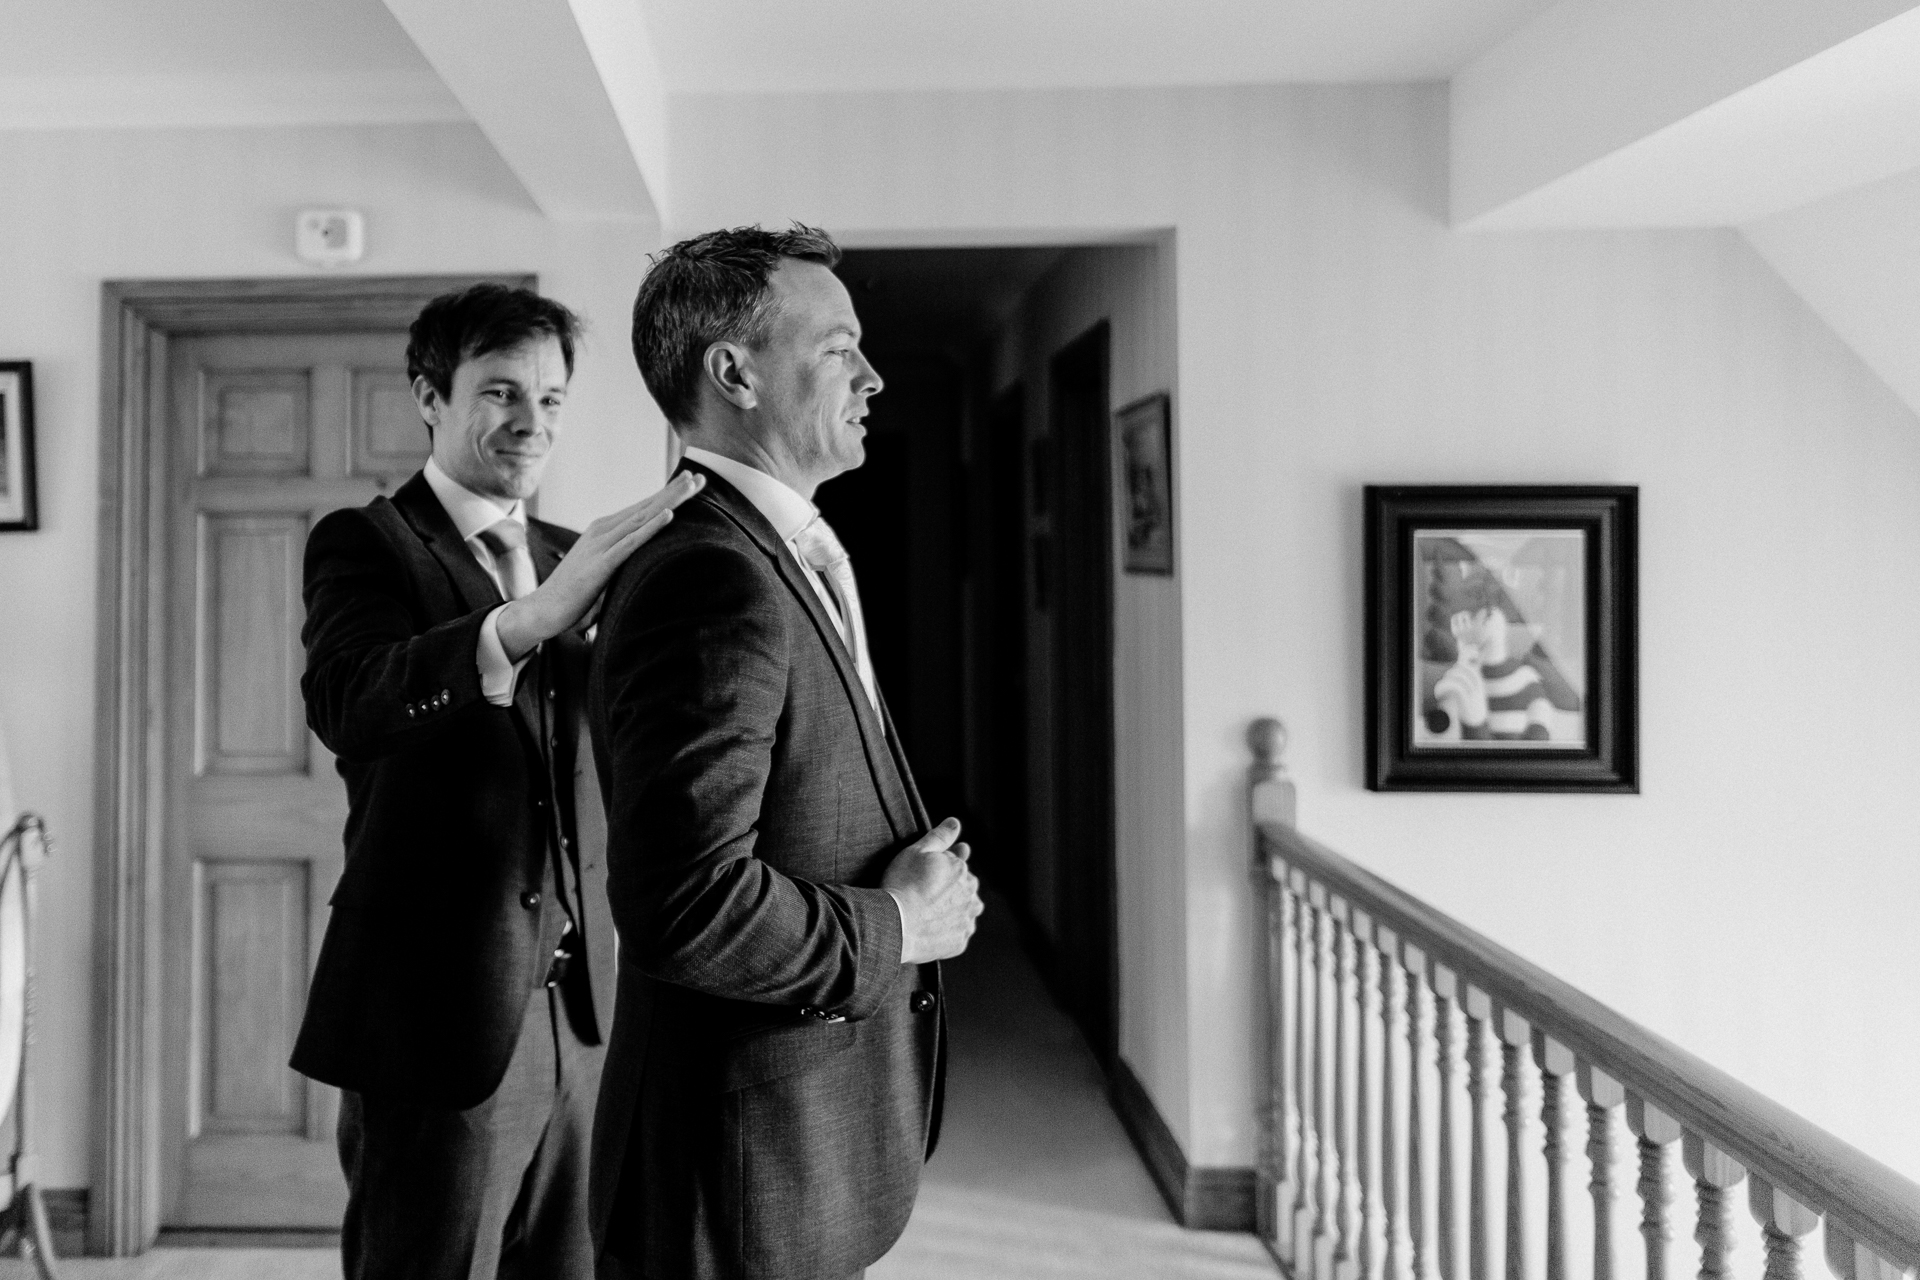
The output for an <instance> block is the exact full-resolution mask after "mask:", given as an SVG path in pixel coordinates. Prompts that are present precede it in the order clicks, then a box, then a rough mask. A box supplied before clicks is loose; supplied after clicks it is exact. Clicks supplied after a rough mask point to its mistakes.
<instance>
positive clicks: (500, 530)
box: [480, 516, 527, 556]
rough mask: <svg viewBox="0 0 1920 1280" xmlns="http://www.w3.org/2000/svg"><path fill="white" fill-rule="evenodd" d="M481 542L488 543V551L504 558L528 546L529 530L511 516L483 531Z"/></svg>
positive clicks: (481, 532)
mask: <svg viewBox="0 0 1920 1280" xmlns="http://www.w3.org/2000/svg"><path fill="white" fill-rule="evenodd" d="M480 541H482V542H484V543H486V544H487V550H489V551H491V552H493V554H495V555H496V556H504V555H506V554H508V553H509V552H512V551H518V550H519V549H520V548H522V547H524V546H526V545H527V529H526V526H525V525H523V524H521V523H520V522H519V521H518V520H515V519H513V518H512V517H511V516H509V517H508V518H507V519H505V520H501V521H498V522H497V523H494V524H490V525H488V526H487V527H486V528H484V529H482V530H481V531H480Z"/></svg>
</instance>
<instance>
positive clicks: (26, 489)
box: [0, 360, 40, 533]
mask: <svg viewBox="0 0 1920 1280" xmlns="http://www.w3.org/2000/svg"><path fill="white" fill-rule="evenodd" d="M34 481H35V477H34V463H33V365H32V364H31V363H29V362H28V361H25V360H4V361H0V533H18V532H21V531H22V530H27V529H38V528H39V527H40V509H39V506H38V505H37V503H36V502H35V498H34Z"/></svg>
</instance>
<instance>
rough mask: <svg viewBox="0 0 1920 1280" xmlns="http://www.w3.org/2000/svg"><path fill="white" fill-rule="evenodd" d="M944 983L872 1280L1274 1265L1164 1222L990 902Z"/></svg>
mask: <svg viewBox="0 0 1920 1280" xmlns="http://www.w3.org/2000/svg"><path fill="white" fill-rule="evenodd" d="M947 989H948V1010H947V1011H948V1017H949V1020H950V1025H951V1026H952V1028H953V1041H952V1047H953V1057H952V1061H951V1069H950V1072H949V1074H948V1087H947V1090H948V1091H947V1111H946V1122H945V1126H944V1131H943V1135H942V1138H941V1143H940V1150H939V1151H938V1153H937V1154H935V1156H934V1158H933V1161H932V1163H931V1164H929V1165H928V1166H927V1173H926V1179H925V1182H924V1184H923V1186H922V1189H921V1193H920V1203H919V1206H918V1208H917V1209H916V1210H915V1211H914V1216H913V1221H912V1223H911V1224H910V1225H909V1226H908V1227H907V1233H906V1235H905V1236H904V1237H902V1238H901V1240H900V1243H899V1244H898V1245H896V1246H895V1247H894V1250H893V1252H892V1253H890V1254H888V1255H887V1256H886V1257H885V1258H883V1259H881V1261H880V1262H878V1263H876V1264H875V1265H874V1266H873V1267H872V1268H871V1270H870V1271H869V1272H868V1276H869V1280H1271V1278H1272V1277H1274V1276H1276V1275H1277V1274H1279V1273H1278V1271H1277V1269H1276V1268H1275V1267H1274V1265H1273V1263H1272V1262H1271V1261H1270V1260H1269V1258H1268V1257H1267V1254H1266V1251H1265V1250H1264V1249H1262V1248H1261V1247H1260V1244H1259V1242H1258V1241H1256V1240H1255V1239H1254V1238H1253V1237H1252V1236H1249V1235H1235V1234H1232V1233H1227V1232H1205V1231H1201V1232H1196V1231H1185V1230H1182V1229H1181V1228H1180V1227H1178V1226H1176V1225H1174V1223H1173V1220H1172V1218H1171V1216H1170V1215H1169V1214H1168V1212H1167V1208H1166V1205H1165V1203H1164V1202H1163V1201H1162V1200H1161V1199H1160V1196H1159V1194H1158V1193H1157V1192H1156V1191H1155V1190H1154V1186H1153V1183H1152V1182H1151V1180H1150V1179H1149V1178H1148V1177H1147V1173H1146V1170H1145V1169H1144V1168H1143V1167H1142V1166H1141V1164H1140V1159H1139V1157H1138V1156H1137V1155H1136V1154H1135V1153H1134V1149H1133V1146H1132V1144H1131V1143H1130V1142H1129V1141H1128V1140H1127V1136H1126V1133H1125V1132H1124V1131H1123V1130H1122V1129H1121V1127H1120V1122H1119V1121H1118V1120H1117V1119H1115V1117H1114V1114H1113V1111H1112V1110H1111V1109H1110V1108H1109V1107H1108V1105H1107V1100H1106V1092H1105V1085H1104V1083H1103V1081H1102V1078H1101V1075H1100V1070H1099V1067H1098V1066H1097V1065H1096V1064H1095V1062H1094V1060H1093V1057H1092V1055H1091V1054H1090V1053H1089V1052H1088V1051H1087V1048H1086V1045H1085V1044H1084V1043H1083V1042H1082V1041H1081V1039H1080V1036H1079V1033H1078V1032H1077V1031H1076V1030H1075V1029H1074V1027H1073V1025H1072V1024H1071V1023H1070V1022H1068V1020H1067V1019H1066V1017H1065V1015H1063V1014H1062V1013H1061V1012H1060V1011H1059V1010H1058V1009H1057V1008H1056V1007H1055V1006H1054V1005H1053V1003H1052V1001H1051V1000H1050V999H1049V998H1048V997H1047V994H1046V991H1045V989H1044V987H1043V986H1042V985H1041V982H1040V979H1039V976H1038V975H1037V974H1036V973H1035V972H1034V970H1033V967H1032V965H1031V964H1030V963H1029V962H1028V961H1027V958H1026V955H1025V953H1024V952H1023V951H1022V950H1021V948H1020V945H1019V942H1018V939H1017V935H1016V933H1015V931H1014V928H1013V923H1012V921H1011V919H1010V918H1009V917H1008V913H1007V912H1006V910H1005V909H1004V907H1002V906H1001V905H1000V904H998V903H995V904H993V906H991V907H990V909H989V912H988V914H987V915H986V916H985V917H983V919H982V922H981V930H980V932H979V934H978V935H977V936H976V937H975V939H974V943H973V945H972V946H971V947H970V948H969V949H968V951H967V954H966V955H964V956H962V957H961V958H960V959H959V960H957V961H955V962H953V963H951V964H949V965H948V966H947ZM18 1265H19V1264H17V1263H13V1262H11V1261H10V1260H9V1261H8V1262H5V1263H0V1268H4V1267H8V1266H18ZM8 1274H10V1273H9V1272H7V1271H5V1270H0V1277H5V1276H7V1275H8ZM21 1274H23V1275H24V1274H26V1273H25V1272H22V1273H21ZM60 1274H61V1277H62V1280H334V1277H337V1276H338V1275H339V1274H340V1271H339V1262H338V1260H337V1258H336V1256H335V1255H334V1254H333V1253H332V1252H331V1251H326V1250H311V1249H156V1250H154V1251H153V1252H151V1253H149V1254H147V1255H146V1256H145V1257H142V1258H135V1259H128V1260H125V1261H112V1262H108V1261H96V1260H76V1261H67V1262H62V1263H61V1264H60Z"/></svg>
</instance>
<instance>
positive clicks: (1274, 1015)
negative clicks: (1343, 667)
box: [1247, 718, 1307, 1258]
mask: <svg viewBox="0 0 1920 1280" xmlns="http://www.w3.org/2000/svg"><path fill="white" fill-rule="evenodd" d="M1286 745H1287V731H1286V728H1285V726H1283V725H1282V724H1281V723H1280V722H1279V721H1278V720H1274V719H1271V718H1262V719H1259V720H1255V721H1254V722H1253V723H1252V724H1251V725H1250V726H1248V728H1247V746H1249V747H1250V748H1252V750H1253V764H1252V765H1251V766H1250V767H1249V768H1248V770H1247V783H1248V788H1249V796H1248V800H1249V803H1250V812H1251V816H1252V819H1253V824H1252V825H1253V832H1252V834H1253V839H1252V841H1251V843H1252V845H1253V860H1252V861H1253V878H1254V882H1255V884H1256V885H1258V886H1259V891H1260V895H1261V896H1260V902H1261V904H1262V906H1263V908H1264V914H1265V916H1266V921H1265V925H1266V927H1265V928H1264V929H1262V930H1261V934H1262V935H1263V937H1262V939H1261V942H1262V946H1261V950H1262V952H1263V953H1264V954H1262V955H1261V956H1260V964H1261V969H1262V971H1263V972H1264V976H1265V978H1266V1001H1265V1004H1266V1013H1267V1017H1266V1026H1265V1028H1264V1031H1263V1034H1262V1036H1261V1042H1262V1047H1263V1050H1264V1052H1263V1053H1262V1055H1261V1056H1262V1057H1263V1058H1264V1059H1265V1062H1264V1066H1265V1072H1264V1074H1265V1077H1266V1088H1265V1091H1264V1096H1263V1097H1262V1098H1261V1100H1260V1103H1259V1107H1258V1110H1259V1113H1260V1116H1259V1119H1260V1163H1259V1168H1258V1169H1257V1170H1256V1171H1255V1183H1256V1191H1255V1195H1256V1200H1255V1209H1254V1218H1255V1229H1256V1230H1257V1231H1258V1232H1259V1234H1260V1236H1261V1237H1262V1238H1263V1239H1264V1240H1266V1242H1267V1244H1268V1247H1270V1248H1271V1249H1273V1250H1274V1253H1275V1256H1277V1257H1283V1258H1288V1257H1292V1256H1293V1250H1294V1246H1295V1244H1296V1241H1295V1239H1294V1236H1295V1225H1294V1216H1295V1215H1294V1212H1293V1210H1294V1208H1295V1207H1296V1205H1295V1201H1296V1200H1297V1199H1298V1198H1299V1196H1300V1195H1301V1193H1302V1191H1303V1189H1304V1187H1305V1185H1306V1182H1305V1177H1306V1173H1307V1170H1306V1168H1305V1165H1304V1160H1305V1143H1306V1134H1305V1132H1304V1128H1303V1125H1304V1119H1305V1117H1304V1115H1303V1113H1302V1110H1301V1094H1300V1091H1301V1089H1302V1087H1303V1082H1304V1076H1303V1071H1302V1067H1303V1065H1304V1064H1303V1062H1302V1060H1301V1056H1300V1055H1301V1052H1302V1048H1303V1043H1304V1042H1303V1039H1302V1034H1301V1032H1302V1024H1301V1022H1300V1018H1301V1015H1302V1009H1301V997H1302V996H1303V994H1304V988H1303V987H1302V986H1301V983H1300V977H1301V970H1300V968H1299V963H1300V956H1298V955H1296V950H1295V949H1296V944H1297V942H1298V941H1299V939H1300V936H1301V934H1300V930H1301V928H1302V920H1301V918H1300V907H1299V906H1298V905H1297V904H1296V903H1295V902H1294V901H1293V899H1292V898H1291V897H1290V895H1289V893H1288V887H1287V882H1286V877H1287V869H1286V867H1285V866H1284V865H1283V864H1282V863H1280V862H1279V861H1278V860H1277V859H1272V858H1270V857H1269V856H1268V854H1267V851H1266V848H1265V846H1264V844H1263V842H1262V841H1261V839H1260V831H1259V829H1260V826H1261V824H1263V823H1269V824H1278V825H1285V826H1289V827H1290V826H1292V825H1293V822H1294V793H1293V782H1292V780H1291V779H1289V778H1288V777H1287V776H1286V767H1285V766H1284V765H1282V764H1281V762H1280V754H1281V752H1282V751H1284V750H1285V749H1286Z"/></svg>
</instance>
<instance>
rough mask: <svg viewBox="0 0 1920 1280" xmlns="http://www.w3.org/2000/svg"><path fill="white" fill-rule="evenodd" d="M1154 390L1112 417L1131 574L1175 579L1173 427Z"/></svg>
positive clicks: (1163, 394) (1159, 393)
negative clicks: (1118, 460)
mask: <svg viewBox="0 0 1920 1280" xmlns="http://www.w3.org/2000/svg"><path fill="white" fill-rule="evenodd" d="M1169 410H1170V402H1169V400H1168V397H1167V393H1166V392H1164V391H1156V392H1154V393H1153V394H1152V395H1150V396H1144V397H1142V398H1141V399H1138V400H1135V401H1134V402H1133V403H1132V404H1130V405H1128V406H1127V407H1126V408H1124V409H1122V410H1121V411H1120V412H1119V413H1116V414H1114V415H1113V422H1114V431H1115V434H1116V435H1117V436H1118V437H1119V446H1120V447H1119V450H1118V452H1119V455H1120V484H1121V491H1120V513H1121V518H1122V520H1123V521H1124V523H1125V526H1126V556H1125V567H1126V571H1127V572H1128V573H1155V574H1161V575H1163V576H1166V577H1172V576H1173V423H1172V419H1171V414H1170V412H1169Z"/></svg>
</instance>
